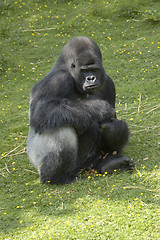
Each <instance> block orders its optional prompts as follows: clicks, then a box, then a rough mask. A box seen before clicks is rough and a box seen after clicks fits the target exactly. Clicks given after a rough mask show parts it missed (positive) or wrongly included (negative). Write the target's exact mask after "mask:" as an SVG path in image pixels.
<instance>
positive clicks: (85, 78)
mask: <svg viewBox="0 0 160 240" xmlns="http://www.w3.org/2000/svg"><path fill="white" fill-rule="evenodd" d="M61 57H63V59H64V61H65V64H66V66H67V69H68V71H69V72H70V74H71V75H72V76H73V78H74V80H75V86H76V88H77V90H78V91H80V92H87V93H88V92H93V91H96V90H97V89H98V88H99V87H100V86H101V85H102V81H103V74H104V70H103V66H102V55H101V52H100V49H99V47H98V46H97V44H96V43H95V42H94V41H93V40H91V39H89V38H87V37H75V38H72V39H71V40H70V41H69V42H68V43H67V44H66V45H65V47H64V49H63V50H62V53H61Z"/></svg>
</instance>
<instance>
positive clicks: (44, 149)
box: [27, 127, 78, 184]
mask: <svg viewBox="0 0 160 240" xmlns="http://www.w3.org/2000/svg"><path fill="white" fill-rule="evenodd" d="M27 149H28V150H27V152H28V155H29V158H30V161H31V162H32V163H33V165H34V166H35V167H36V168H37V169H38V171H39V174H40V178H41V181H42V183H47V182H49V183H51V184H53V183H55V184H63V183H69V182H72V181H73V180H74V179H75V170H76V168H77V151H78V141H77V134H76V132H75V130H74V129H73V128H71V127H63V128H60V129H57V130H54V131H49V132H45V133H42V134H36V133H32V134H31V133H30V135H29V137H28V147H27Z"/></svg>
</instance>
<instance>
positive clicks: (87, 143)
mask: <svg viewBox="0 0 160 240" xmlns="http://www.w3.org/2000/svg"><path fill="white" fill-rule="evenodd" d="M100 138H101V135H100V131H99V126H98V124H97V123H94V124H92V125H91V126H90V127H89V128H88V130H87V131H86V132H85V133H83V134H82V135H80V136H79V137H78V156H79V157H78V159H79V168H86V169H87V168H88V167H90V166H91V165H94V164H95V162H96V161H97V159H98V154H99V152H100V149H101V140H100Z"/></svg>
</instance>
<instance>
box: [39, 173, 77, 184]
mask: <svg viewBox="0 0 160 240" xmlns="http://www.w3.org/2000/svg"><path fill="white" fill-rule="evenodd" d="M75 181H76V176H75V175H69V174H65V173H63V174H61V175H59V176H56V175H53V176H52V177H51V178H48V176H46V175H43V174H41V182H42V183H43V184H56V185H59V184H69V183H72V182H75Z"/></svg>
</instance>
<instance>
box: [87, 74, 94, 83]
mask: <svg viewBox="0 0 160 240" xmlns="http://www.w3.org/2000/svg"><path fill="white" fill-rule="evenodd" d="M86 81H88V82H89V81H92V82H95V81H96V76H94V75H91V76H87V77H86Z"/></svg>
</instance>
